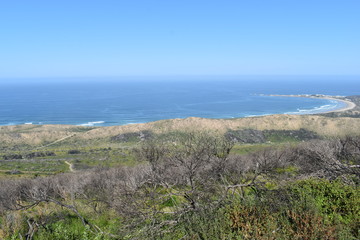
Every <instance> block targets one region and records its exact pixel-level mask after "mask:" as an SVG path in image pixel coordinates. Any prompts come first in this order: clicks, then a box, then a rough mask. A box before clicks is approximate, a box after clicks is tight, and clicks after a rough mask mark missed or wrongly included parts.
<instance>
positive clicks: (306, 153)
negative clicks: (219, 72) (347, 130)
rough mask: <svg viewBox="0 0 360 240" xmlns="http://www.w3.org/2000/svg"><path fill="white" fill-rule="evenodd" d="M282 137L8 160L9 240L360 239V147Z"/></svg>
mask: <svg viewBox="0 0 360 240" xmlns="http://www.w3.org/2000/svg"><path fill="white" fill-rule="evenodd" d="M298 133H299V134H298V135H299V136H302V135H304V136H309V134H308V132H304V131H303V130H301V131H300V132H298ZM300 133H301V134H300ZM303 133H306V134H303ZM246 134H248V132H246ZM274 134H275V132H268V133H266V134H265V135H264V136H265V137H266V136H270V137H271V138H272V139H273V138H274ZM279 134H283V136H284V138H282V137H277V138H276V139H277V141H276V143H273V142H271V141H270V142H265V143H255V144H249V143H240V142H238V141H236V139H233V138H229V137H227V135H226V134H220V133H219V132H214V131H187V132H179V131H175V132H169V133H168V134H154V133H149V132H147V133H146V134H137V133H134V134H128V135H126V136H119V135H118V134H117V135H114V136H116V137H114V138H112V139H111V138H109V142H108V143H106V144H105V143H104V142H102V141H99V142H98V144H97V145H94V146H93V147H89V145H85V146H82V147H78V146H79V145H78V146H75V147H74V146H73V145H71V144H68V143H61V144H60V143H59V145H56V146H54V145H50V146H48V147H46V148H43V149H38V150H36V151H35V150H34V151H32V152H28V150H19V151H17V150H7V151H3V152H4V153H3V155H2V156H3V159H4V160H2V161H1V168H2V169H4V171H6V172H3V177H2V178H0V225H1V230H0V238H1V239H359V238H360V232H359V229H360V218H359V216H360V207H359V206H360V193H359V189H358V188H359V183H360V179H359V177H360V138H359V137H356V136H349V137H342V138H331V139H330V138H318V137H314V138H311V139H307V140H306V141H304V140H301V139H299V140H296V138H295V140H296V141H295V140H294V138H292V140H291V141H290V142H287V141H285V140H288V137H289V136H292V134H289V132H279ZM311 136H313V135H311ZM281 139H283V141H281ZM127 140H128V141H127ZM119 141H120V142H119ZM104 145H107V147H104ZM4 149H5V148H4ZM50 153H51V154H50ZM11 154H13V155H16V154H17V155H21V156H22V158H20V157H19V156H17V158H16V159H9V156H10V155H11ZM29 154H30V155H29ZM5 158H6V159H5ZM40 162H41V163H46V164H50V163H53V165H51V167H50V165H49V166H47V165H46V164H40ZM5 163H7V164H8V165H6V164H5ZM55 163H56V164H55ZM11 164H13V165H11ZM37 164H38V165H37ZM57 164H58V165H57ZM69 164H70V165H71V167H72V168H73V171H70V170H71V168H70V167H69ZM17 166H18V167H17ZM32 167H33V168H32ZM14 169H16V170H17V171H18V172H16V171H14ZM46 169H52V171H51V172H50V171H49V173H48V174H45V173H46V171H45V170H46ZM28 170H31V171H34V173H32V172H31V171H29V172H27V173H26V171H28ZM11 171H13V172H11ZM36 171H38V172H36ZM35 172H36V173H35ZM25 173H26V174H25Z"/></svg>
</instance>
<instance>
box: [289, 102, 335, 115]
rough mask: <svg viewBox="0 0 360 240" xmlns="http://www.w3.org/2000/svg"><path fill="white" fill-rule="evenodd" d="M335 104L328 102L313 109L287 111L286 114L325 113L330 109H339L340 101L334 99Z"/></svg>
mask: <svg viewBox="0 0 360 240" xmlns="http://www.w3.org/2000/svg"><path fill="white" fill-rule="evenodd" d="M333 103H335V105H330V104H326V105H323V106H320V107H314V108H312V109H300V108H298V109H297V112H286V113H285V114H316V113H324V112H328V111H332V110H335V109H337V108H338V107H339V106H338V105H337V104H338V102H337V101H334V102H333Z"/></svg>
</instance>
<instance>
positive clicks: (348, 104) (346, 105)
mask: <svg viewBox="0 0 360 240" xmlns="http://www.w3.org/2000/svg"><path fill="white" fill-rule="evenodd" d="M259 95H260V96H269V97H297V98H314V99H316V98H317V99H326V100H332V101H337V102H341V103H343V104H344V106H343V107H340V108H335V109H333V110H325V111H320V112H316V113H291V114H287V113H278V114H265V115H253V116H244V117H238V118H253V117H263V116H269V115H316V114H326V113H335V112H345V111H349V110H352V109H354V108H355V107H356V106H357V105H356V104H355V103H354V102H352V101H351V100H349V99H347V98H346V97H343V96H330V95H321V94H315V95H310V94H299V95H285V94H259ZM186 118H191V116H189V117H186ZM186 118H184V119H186ZM238 118H209V119H225V120H229V119H238ZM161 120H169V119H160V120H156V121H161ZM150 122H153V121H150ZM103 123H105V122H104V121H93V122H88V123H85V124H43V123H41V124H37V123H33V122H26V123H23V124H6V125H0V127H3V126H21V125H24V126H34V125H35V126H41V125H60V126H77V127H94V128H98V127H111V126H126V125H132V124H142V123H144V122H142V123H127V124H120V125H97V124H103ZM145 123H149V122H145Z"/></svg>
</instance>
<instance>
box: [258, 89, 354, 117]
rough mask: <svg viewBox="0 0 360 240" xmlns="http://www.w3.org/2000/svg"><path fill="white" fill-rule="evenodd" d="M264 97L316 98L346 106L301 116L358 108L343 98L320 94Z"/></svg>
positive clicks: (271, 95)
mask: <svg viewBox="0 0 360 240" xmlns="http://www.w3.org/2000/svg"><path fill="white" fill-rule="evenodd" d="M262 96H270V97H298V98H314V99H326V100H333V101H338V102H342V103H344V104H345V106H344V107H341V108H338V109H333V110H328V111H324V112H318V113H305V114H300V115H313V114H324V113H332V112H345V111H349V110H352V109H354V108H355V107H356V104H355V103H354V102H352V101H350V100H348V99H341V98H343V97H341V98H340V97H335V96H328V95H320V94H316V95H308V94H302V95H281V94H269V95H267V94H263V95H262Z"/></svg>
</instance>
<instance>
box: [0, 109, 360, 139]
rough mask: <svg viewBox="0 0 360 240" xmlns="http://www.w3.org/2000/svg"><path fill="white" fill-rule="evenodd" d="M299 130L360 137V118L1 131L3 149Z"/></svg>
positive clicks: (194, 120) (34, 127) (314, 117)
mask: <svg viewBox="0 0 360 240" xmlns="http://www.w3.org/2000/svg"><path fill="white" fill-rule="evenodd" d="M240 129H254V130H299V129H306V130H308V131H312V132H315V133H317V134H318V135H320V136H324V137H335V136H346V135H359V134H360V118H348V117H338V118H333V117H324V116H318V115H270V116H263V117H251V118H239V119H204V118H194V117H190V118H186V119H170V120H161V121H156V122H150V123H144V124H131V125H125V126H111V127H96V128H95V127H80V126H70V125H18V126H1V127H0V144H1V145H6V146H8V145H10V146H16V145H24V144H25V145H29V146H35V145H44V146H46V145H48V144H52V143H54V142H56V141H60V142H69V143H71V142H87V141H89V142H91V143H92V144H94V141H95V142H98V143H102V142H110V141H111V138H112V137H114V136H117V135H120V134H125V133H137V132H144V131H148V132H151V133H153V134H164V133H166V132H174V131H193V130H211V131H216V132H218V133H220V134H225V133H226V132H227V131H229V130H240Z"/></svg>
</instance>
